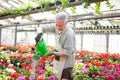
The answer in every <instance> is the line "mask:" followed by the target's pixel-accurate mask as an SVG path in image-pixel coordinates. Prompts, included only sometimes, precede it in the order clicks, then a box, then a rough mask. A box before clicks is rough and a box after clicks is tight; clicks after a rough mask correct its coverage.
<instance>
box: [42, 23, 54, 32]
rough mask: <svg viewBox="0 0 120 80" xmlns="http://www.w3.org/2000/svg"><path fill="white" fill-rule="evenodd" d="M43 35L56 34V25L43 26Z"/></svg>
mask: <svg viewBox="0 0 120 80" xmlns="http://www.w3.org/2000/svg"><path fill="white" fill-rule="evenodd" d="M41 28H42V31H43V33H46V32H50V33H55V29H56V27H55V24H49V25H44V26H41Z"/></svg>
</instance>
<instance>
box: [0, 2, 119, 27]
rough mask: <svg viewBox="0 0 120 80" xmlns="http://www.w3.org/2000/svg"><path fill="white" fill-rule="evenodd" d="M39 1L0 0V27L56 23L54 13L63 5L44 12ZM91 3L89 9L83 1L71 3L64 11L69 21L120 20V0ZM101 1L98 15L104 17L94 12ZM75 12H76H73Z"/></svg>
mask: <svg viewBox="0 0 120 80" xmlns="http://www.w3.org/2000/svg"><path fill="white" fill-rule="evenodd" d="M39 1H40V0H0V27H1V28H5V27H13V26H24V25H35V24H44V23H52V22H54V17H55V14H54V13H55V11H57V9H59V7H61V5H60V6H59V5H57V6H51V7H49V8H48V9H47V10H45V11H43V8H42V9H39V8H40V7H39V4H38V3H39ZM41 1H42V0H41ZM43 1H48V0H43ZM50 1H55V0H50ZM61 1H62V0H61ZM66 1H67V0H66ZM90 1H91V3H93V4H91V5H90V6H88V8H84V6H85V3H83V2H82V0H80V1H78V2H71V3H70V4H69V5H68V7H67V8H65V9H64V10H63V11H64V12H66V13H67V14H68V15H69V21H83V20H100V19H105V20H119V19H120V6H119V4H120V0H109V3H110V4H109V3H107V2H106V0H90ZM99 1H100V2H101V1H102V2H101V4H100V5H101V6H100V11H101V12H99V11H98V13H102V15H98V14H96V12H97V10H96V12H95V10H94V9H97V8H95V5H96V4H95V3H94V2H99ZM106 3H107V5H106ZM26 6H27V8H26ZM73 6H74V7H73ZM108 6H109V7H108ZM71 7H72V8H71ZM91 7H92V8H91ZM110 7H111V9H110ZM112 7H113V8H112ZM93 8H94V9H93ZM23 9H24V10H23ZM18 10H19V11H20V10H21V11H22V10H23V11H25V10H26V11H27V12H25V13H23V12H20V13H18V12H19V11H18ZM53 10H54V11H53ZM74 10H75V12H73V11H74ZM5 11H8V12H9V13H10V14H6V15H3V14H2V13H3V12H5ZM12 11H13V12H12ZM8 12H7V13H8ZM1 15H2V16H1Z"/></svg>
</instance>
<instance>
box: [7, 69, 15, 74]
mask: <svg viewBox="0 0 120 80" xmlns="http://www.w3.org/2000/svg"><path fill="white" fill-rule="evenodd" d="M6 71H7V72H10V73H14V72H16V71H15V70H14V69H9V68H6Z"/></svg>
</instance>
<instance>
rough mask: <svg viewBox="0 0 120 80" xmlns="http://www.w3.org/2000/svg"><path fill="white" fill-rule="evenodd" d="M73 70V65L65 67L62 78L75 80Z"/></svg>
mask: <svg viewBox="0 0 120 80" xmlns="http://www.w3.org/2000/svg"><path fill="white" fill-rule="evenodd" d="M72 70H73V68H72V67H70V68H65V69H63V72H62V77H61V79H67V80H73V78H72Z"/></svg>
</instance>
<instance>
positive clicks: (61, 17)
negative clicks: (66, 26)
mask: <svg viewBox="0 0 120 80" xmlns="http://www.w3.org/2000/svg"><path fill="white" fill-rule="evenodd" d="M56 20H63V21H64V22H67V21H68V16H67V14H66V13H64V12H59V13H57V14H56V17H55V21H56Z"/></svg>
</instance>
